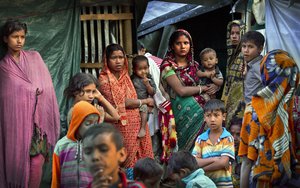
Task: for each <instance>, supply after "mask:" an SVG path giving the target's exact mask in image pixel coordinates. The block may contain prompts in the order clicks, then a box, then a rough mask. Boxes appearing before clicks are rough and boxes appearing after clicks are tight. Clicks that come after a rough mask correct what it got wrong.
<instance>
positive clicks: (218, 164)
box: [203, 156, 229, 172]
mask: <svg viewBox="0 0 300 188" xmlns="http://www.w3.org/2000/svg"><path fill="white" fill-rule="evenodd" d="M228 167H229V157H228V156H221V157H220V158H219V160H216V161H214V162H213V163H211V164H209V165H207V166H204V167H203V170H204V171H205V172H208V171H215V170H221V169H226V168H228Z"/></svg>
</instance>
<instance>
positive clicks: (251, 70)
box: [241, 31, 265, 105]
mask: <svg viewBox="0 0 300 188" xmlns="http://www.w3.org/2000/svg"><path fill="white" fill-rule="evenodd" d="M241 43H242V53H243V56H244V61H245V63H246V65H245V66H244V70H243V72H244V74H245V80H244V87H245V89H244V96H245V103H246V105H247V104H249V102H250V101H251V98H252V96H253V95H254V94H256V93H257V91H259V90H260V89H261V88H262V87H263V85H262V81H261V78H260V62H261V60H262V58H263V56H262V55H260V53H261V52H262V50H263V48H264V43H265V38H264V36H263V35H262V34H261V33H260V32H258V31H248V32H247V33H245V35H243V37H242V40H241Z"/></svg>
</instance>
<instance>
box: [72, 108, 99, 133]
mask: <svg viewBox="0 0 300 188" xmlns="http://www.w3.org/2000/svg"><path fill="white" fill-rule="evenodd" d="M98 122H99V115H98V114H90V115H88V116H86V117H85V118H84V121H83V122H82V123H81V124H80V126H79V128H78V132H77V134H78V137H79V138H81V137H82V136H83V135H84V133H85V132H86V131H87V130H88V129H89V128H90V127H92V126H93V125H95V124H97V123H98Z"/></svg>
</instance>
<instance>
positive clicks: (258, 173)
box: [239, 50, 299, 187]
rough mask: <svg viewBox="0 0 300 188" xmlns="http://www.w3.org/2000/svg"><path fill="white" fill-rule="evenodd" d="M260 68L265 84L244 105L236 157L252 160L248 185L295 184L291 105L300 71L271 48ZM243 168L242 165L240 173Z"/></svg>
mask: <svg viewBox="0 0 300 188" xmlns="http://www.w3.org/2000/svg"><path fill="white" fill-rule="evenodd" d="M260 71H261V79H262V83H263V86H264V87H263V88H262V89H261V90H260V91H258V92H257V94H256V95H254V96H253V97H252V101H251V105H247V108H246V110H245V114H244V119H243V125H242V129H241V141H240V147H239V156H241V157H247V158H245V160H248V161H250V163H251V164H250V165H249V167H246V168H250V169H251V173H250V176H251V177H246V178H247V179H250V180H252V181H251V182H250V187H273V186H278V187H279V186H284V187H298V186H299V179H298V183H297V182H296V181H295V179H294V178H295V165H296V158H295V131H294V126H293V125H294V124H293V116H292V108H293V99H294V93H295V90H296V87H297V86H298V84H299V70H298V67H297V65H296V63H295V61H294V60H293V58H292V57H291V56H290V55H289V54H288V53H287V52H285V51H282V50H273V51H271V52H269V53H268V54H267V55H266V56H265V57H264V58H263V60H262V62H261V63H260ZM245 160H244V159H243V161H242V163H243V162H246V161H245ZM246 170H247V169H243V165H242V169H241V172H245V171H246ZM244 175H245V173H244ZM241 183H242V182H241ZM297 184H298V185H297Z"/></svg>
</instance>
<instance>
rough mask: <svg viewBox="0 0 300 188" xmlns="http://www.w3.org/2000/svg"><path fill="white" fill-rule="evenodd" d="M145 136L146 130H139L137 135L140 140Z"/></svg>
mask: <svg viewBox="0 0 300 188" xmlns="http://www.w3.org/2000/svg"><path fill="white" fill-rule="evenodd" d="M145 135H146V130H145V129H144V128H141V129H140V131H139V134H138V137H139V138H142V137H144V136H145Z"/></svg>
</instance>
